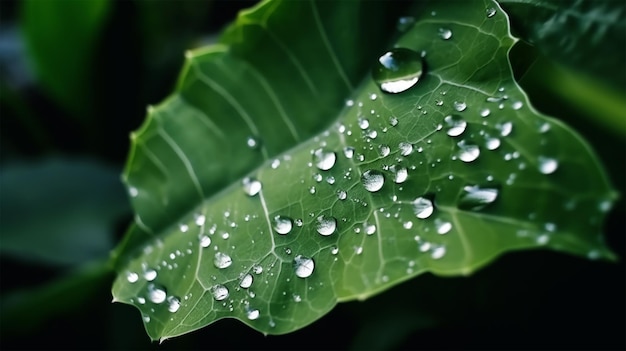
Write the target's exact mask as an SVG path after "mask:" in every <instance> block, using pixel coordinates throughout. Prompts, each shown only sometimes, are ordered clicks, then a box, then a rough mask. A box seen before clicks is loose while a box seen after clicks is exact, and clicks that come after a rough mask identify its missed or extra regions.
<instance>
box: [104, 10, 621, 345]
mask: <svg viewBox="0 0 626 351" xmlns="http://www.w3.org/2000/svg"><path fill="white" fill-rule="evenodd" d="M385 9H387V7H386V4H385V3H379V2H367V1H365V2H363V3H359V2H354V1H350V2H348V1H340V2H314V1H307V2H280V1H266V2H263V3H261V4H260V5H259V6H257V7H255V8H253V9H252V10H249V11H245V12H243V13H242V14H241V15H240V16H239V18H238V19H237V22H236V23H235V24H234V25H233V26H231V27H230V28H229V29H228V30H227V32H226V34H225V36H224V39H223V42H222V45H218V46H215V47H211V48H207V49H203V50H199V51H196V52H194V53H192V54H189V55H188V61H187V64H186V66H185V68H184V71H183V75H182V77H181V80H180V84H179V87H178V89H177V91H176V92H175V93H174V94H173V95H172V96H171V97H170V98H169V99H168V100H167V101H165V102H164V103H163V104H161V105H159V106H157V107H154V108H151V109H150V111H149V114H148V119H147V121H146V123H145V124H144V125H143V127H142V128H141V129H140V130H139V131H138V132H137V133H135V134H133V137H132V139H133V147H132V150H131V155H130V157H129V160H128V164H127V168H126V172H125V180H126V182H127V184H128V187H129V192H130V195H131V196H132V198H133V205H134V207H135V211H136V226H133V227H132V228H131V230H130V231H129V234H128V237H127V238H126V239H125V241H124V242H123V244H122V245H121V246H120V247H119V248H118V250H117V251H116V252H115V257H116V258H117V266H118V268H117V269H118V277H117V279H116V281H115V283H114V285H113V296H114V299H115V300H116V301H120V302H124V303H128V304H132V305H134V306H136V307H137V308H138V309H139V310H140V311H141V314H142V316H143V318H144V322H145V326H146V330H147V332H148V335H149V336H150V337H151V338H152V339H166V338H170V337H173V336H177V335H181V334H184V333H187V332H190V331H192V330H195V329H198V328H201V327H203V326H205V325H207V324H210V323H212V322H214V321H216V320H219V319H221V318H228V317H230V318H237V319H239V320H241V321H243V322H244V323H246V324H247V325H250V326H251V327H253V328H255V329H257V330H259V331H261V332H263V333H268V334H283V333H288V332H291V331H293V330H296V329H298V328H302V327H304V326H306V325H307V324H309V323H311V322H313V321H315V320H316V319H318V318H320V317H321V316H322V315H324V314H325V313H326V312H328V311H329V310H330V309H331V308H332V307H333V306H334V305H335V304H336V303H337V302H339V301H347V300H353V299H365V298H367V297H369V296H371V295H373V294H377V293H379V292H382V291H384V290H385V289H388V288H389V287H391V286H393V285H397V284H398V283H400V282H402V281H404V280H407V279H411V278H413V277H415V276H417V275H419V274H421V273H424V272H433V273H436V274H439V275H459V274H469V273H471V272H473V271H475V270H476V269H478V268H479V267H481V266H484V265H485V264H487V263H489V262H490V261H492V260H493V259H494V258H495V257H497V256H498V255H500V254H502V253H504V252H506V251H510V250H519V249H528V248H549V249H552V250H558V251H564V252H568V253H572V254H577V255H586V256H588V257H590V258H613V254H612V253H611V252H610V251H609V250H608V249H607V248H606V247H605V246H604V244H603V240H602V236H601V233H600V231H601V230H600V227H601V225H602V219H603V217H604V215H605V213H606V211H608V210H609V209H610V207H611V205H612V201H613V200H614V198H615V197H616V194H615V192H614V191H612V190H611V187H610V185H609V184H608V181H607V179H606V177H605V174H604V172H603V171H602V169H601V167H600V165H599V164H598V161H597V160H596V157H595V156H594V155H593V153H592V151H591V150H590V148H589V146H588V145H587V144H586V143H585V142H584V141H583V140H581V139H580V137H579V136H578V135H577V134H575V133H574V132H573V131H572V130H570V129H569V128H567V127H566V126H564V125H563V124H562V123H560V122H559V121H556V120H554V119H551V118H548V117H545V116H541V115H540V114H538V113H537V112H536V111H535V110H534V109H533V108H532V107H531V106H530V104H529V102H528V100H527V99H526V96H525V95H524V93H523V92H522V91H521V90H520V89H519V87H518V86H517V84H516V83H515V81H514V80H513V77H512V74H511V70H510V67H509V62H508V59H507V53H508V51H509V49H510V48H511V46H512V45H513V44H514V42H515V40H514V39H513V38H512V37H511V36H510V34H509V30H508V21H507V17H506V16H505V14H504V13H503V12H502V10H501V9H500V8H499V7H498V5H497V4H496V3H495V2H492V1H483V0H476V1H471V2H470V1H467V2H462V3H459V2H451V3H444V2H433V3H431V4H428V5H427V4H423V3H418V4H417V6H416V7H415V8H413V9H412V10H410V11H409V10H407V11H406V12H404V13H403V15H404V16H407V15H409V14H413V16H414V17H413V18H408V17H404V18H403V20H402V22H403V24H406V23H407V22H409V23H410V22H415V23H414V25H413V26H412V27H411V28H409V29H405V31H400V32H398V31H395V30H394V29H392V28H388V27H386V26H385V25H383V24H380V22H379V21H377V20H373V19H372V18H373V17H379V18H385V16H384V11H385ZM392 18H393V19H394V21H395V20H397V18H398V17H392ZM372 26H380V27H377V28H372ZM372 29H376V30H372ZM364 33H368V34H369V33H378V34H383V33H384V34H385V36H386V37H387V40H389V41H390V42H389V43H388V44H381V41H379V40H378V39H377V38H371V37H368V36H366V35H364ZM388 48H404V49H409V50H412V51H413V52H415V53H417V55H415V54H411V53H410V52H407V51H403V50H397V49H393V50H391V52H388V51H387V50H385V49H388ZM422 56H423V58H422ZM379 57H380V59H379ZM404 59H408V60H409V61H408V62H404V63H403V62H398V61H397V60H404ZM416 59H417V60H422V63H423V64H422V65H419V64H417V63H416V62H414V61H411V60H416ZM377 60H378V62H377ZM405 63H406V64H407V65H406V66H405V65H404V64H405ZM380 64H382V65H383V66H386V67H388V68H390V69H393V68H394V67H397V68H398V72H397V73H393V72H391V73H390V74H380V70H383V73H389V72H384V67H383V68H381V67H380ZM420 66H422V68H423V70H424V71H423V73H422V74H421V76H420V75H419V74H418V73H417V72H415V71H412V70H411V69H410V68H409V69H404V68H406V67H413V69H415V68H419V67H420ZM373 68H375V70H378V72H379V73H377V74H376V77H377V79H378V82H379V83H385V84H386V85H385V86H384V87H383V89H384V90H386V91H401V90H404V91H402V92H398V93H385V92H383V91H381V88H380V87H379V86H378V85H377V83H376V82H374V80H373V79H372V78H371V77H372V76H371V70H372V69H373ZM415 78H419V79H418V80H417V82H415V81H414V80H415ZM394 79H400V80H402V81H403V82H399V81H397V80H394ZM390 83H391V84H390ZM411 84H414V85H413V86H412V87H408V86H409V85H411ZM323 126H327V129H325V130H323V131H321V132H319V133H317V134H315V135H314V136H313V137H311V138H308V139H307V137H309V135H311V133H313V132H315V131H318V130H319V128H321V127H323ZM248 137H253V138H252V139H248ZM249 145H252V146H253V147H249ZM244 175H245V178H243V177H244ZM242 178H243V180H242ZM581 179H584V181H581ZM381 181H382V182H381ZM226 182H229V183H230V184H229V185H227V184H226ZM259 186H261V188H259Z"/></svg>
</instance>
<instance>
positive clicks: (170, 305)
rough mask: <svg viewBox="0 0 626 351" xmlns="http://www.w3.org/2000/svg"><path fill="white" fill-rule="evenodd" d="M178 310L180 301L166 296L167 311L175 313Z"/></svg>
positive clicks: (174, 297)
mask: <svg viewBox="0 0 626 351" xmlns="http://www.w3.org/2000/svg"><path fill="white" fill-rule="evenodd" d="M179 309H180V299H179V298H178V297H176V296H168V298H167V310H168V311H170V312H172V313H175V312H176V311H178V310H179Z"/></svg>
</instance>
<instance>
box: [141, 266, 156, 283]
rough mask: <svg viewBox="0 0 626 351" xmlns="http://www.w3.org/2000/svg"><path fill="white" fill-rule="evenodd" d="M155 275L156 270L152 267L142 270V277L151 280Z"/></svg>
mask: <svg viewBox="0 0 626 351" xmlns="http://www.w3.org/2000/svg"><path fill="white" fill-rule="evenodd" d="M156 277H157V271H156V270H155V269H153V268H145V269H144V271H143V279H145V280H147V281H149V282H151V281H153V280H155V279H156Z"/></svg>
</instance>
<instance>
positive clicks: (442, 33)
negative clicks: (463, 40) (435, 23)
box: [439, 28, 452, 40]
mask: <svg viewBox="0 0 626 351" xmlns="http://www.w3.org/2000/svg"><path fill="white" fill-rule="evenodd" d="M439 37H440V38H441V39H443V40H448V39H450V38H452V31H451V30H450V29H448V28H439Z"/></svg>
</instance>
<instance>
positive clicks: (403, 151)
mask: <svg viewBox="0 0 626 351" xmlns="http://www.w3.org/2000/svg"><path fill="white" fill-rule="evenodd" d="M398 148H399V149H400V155H402V156H409V155H410V154H412V153H413V145H412V144H411V143H406V142H404V141H403V142H400V144H398Z"/></svg>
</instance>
